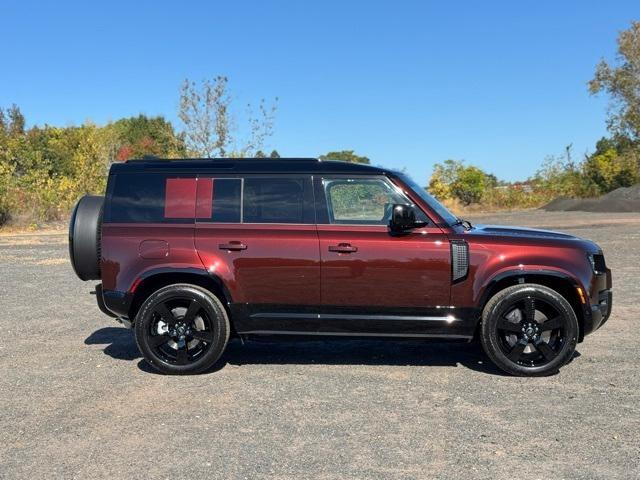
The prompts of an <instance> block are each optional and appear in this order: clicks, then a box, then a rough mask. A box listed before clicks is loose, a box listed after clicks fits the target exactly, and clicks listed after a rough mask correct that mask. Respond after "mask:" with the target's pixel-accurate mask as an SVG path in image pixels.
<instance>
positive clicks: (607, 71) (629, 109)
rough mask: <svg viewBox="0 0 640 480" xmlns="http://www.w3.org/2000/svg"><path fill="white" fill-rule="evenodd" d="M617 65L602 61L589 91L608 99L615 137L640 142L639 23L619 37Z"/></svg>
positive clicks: (610, 119)
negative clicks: (601, 93) (605, 94)
mask: <svg viewBox="0 0 640 480" xmlns="http://www.w3.org/2000/svg"><path fill="white" fill-rule="evenodd" d="M617 58H618V61H619V64H618V65H617V66H614V65H610V64H609V63H607V61H606V60H602V61H601V62H600V63H599V64H598V65H597V67H596V71H595V75H594V77H593V79H592V80H591V81H589V91H590V92H591V94H594V95H595V94H597V93H600V92H602V91H604V92H606V93H607V94H608V95H609V96H610V97H611V104H610V108H609V119H608V127H609V129H610V131H611V132H613V133H614V134H616V135H622V136H628V137H630V138H631V139H633V140H640V21H637V22H632V23H631V27H630V28H629V29H628V30H623V31H622V32H620V35H619V36H618V54H617Z"/></svg>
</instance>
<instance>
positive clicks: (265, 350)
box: [84, 327, 580, 376]
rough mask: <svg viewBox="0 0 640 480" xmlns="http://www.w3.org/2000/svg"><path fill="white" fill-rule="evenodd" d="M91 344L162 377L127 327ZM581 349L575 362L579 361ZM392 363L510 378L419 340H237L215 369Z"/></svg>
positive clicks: (476, 349) (105, 331)
mask: <svg viewBox="0 0 640 480" xmlns="http://www.w3.org/2000/svg"><path fill="white" fill-rule="evenodd" d="M84 343H85V344H87V345H105V347H104V350H103V351H104V353H105V355H109V356H110V357H112V358H114V359H117V360H127V361H133V360H136V359H140V360H139V362H138V367H139V368H140V369H141V370H143V371H145V372H148V373H158V372H156V371H155V370H154V369H153V368H152V367H151V366H149V365H148V364H147V362H146V361H145V360H144V359H142V356H141V354H140V352H139V351H138V347H137V345H136V342H135V339H134V337H133V332H132V331H131V330H127V329H124V328H121V327H105V328H101V329H99V330H96V331H95V332H93V333H92V334H91V335H89V337H87V338H86V340H85V342H84ZM579 356H580V354H579V353H578V352H577V351H576V352H575V353H574V356H573V358H576V357H579ZM288 364H292V365H293V364H299V365H389V366H420V367H429V366H433V367H435V366H438V367H458V366H462V367H465V368H468V369H470V370H474V371H478V372H481V373H487V374H490V375H499V376H504V375H506V374H504V373H503V372H502V371H501V370H499V369H498V368H497V367H495V366H494V365H493V363H492V362H491V361H490V360H489V359H488V358H487V356H486V355H485V354H484V352H483V351H482V348H481V347H480V345H479V344H477V343H471V344H469V343H435V342H428V341H417V340H387V339H385V340H368V339H367V340H355V339H348V340H346V339H345V340H342V339H335V340H321V341H318V340H312V341H306V340H305V341H291V340H283V339H279V340H278V341H245V342H244V343H243V342H241V341H240V340H239V339H232V340H231V341H230V342H229V345H228V346H227V349H226V350H225V353H224V354H223V355H222V357H221V359H220V360H219V361H218V362H217V363H216V365H214V366H213V367H212V368H211V369H210V370H208V371H207V372H205V374H207V373H213V372H216V371H218V370H221V369H223V368H224V367H225V366H226V365H235V366H243V365H288Z"/></svg>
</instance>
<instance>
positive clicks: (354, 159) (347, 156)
mask: <svg viewBox="0 0 640 480" xmlns="http://www.w3.org/2000/svg"><path fill="white" fill-rule="evenodd" d="M318 158H319V159H320V160H341V161H343V162H351V163H366V164H368V163H371V162H370V160H369V158H368V157H364V156H361V155H356V154H355V153H354V151H353V150H340V151H339V152H329V153H327V154H325V155H320V157H318Z"/></svg>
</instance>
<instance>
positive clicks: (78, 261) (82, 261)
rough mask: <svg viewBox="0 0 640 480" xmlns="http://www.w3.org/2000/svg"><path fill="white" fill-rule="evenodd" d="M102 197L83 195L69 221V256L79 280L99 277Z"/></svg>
mask: <svg viewBox="0 0 640 480" xmlns="http://www.w3.org/2000/svg"><path fill="white" fill-rule="evenodd" d="M103 207H104V197H98V196H92V195H85V196H84V197H82V198H81V199H80V200H78V203H77V204H76V206H75V208H74V209H73V213H72V214H71V220H70V221H69V257H70V258H71V265H73V269H74V271H75V272H76V275H78V277H79V278H80V279H81V280H98V279H99V278H100V242H101V229H102V210H103Z"/></svg>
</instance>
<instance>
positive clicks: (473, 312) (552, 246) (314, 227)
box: [69, 159, 611, 375]
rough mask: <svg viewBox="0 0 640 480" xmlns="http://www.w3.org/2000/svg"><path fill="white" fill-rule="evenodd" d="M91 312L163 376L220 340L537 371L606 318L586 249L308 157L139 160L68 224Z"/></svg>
mask: <svg viewBox="0 0 640 480" xmlns="http://www.w3.org/2000/svg"><path fill="white" fill-rule="evenodd" d="M69 251H70V256H71V263H72V264H73V267H74V269H75V271H76V273H77V275H78V277H80V279H82V280H101V283H100V284H98V285H97V286H96V289H95V290H96V291H95V293H96V296H97V301H98V307H99V308H100V310H102V311H103V312H104V313H106V314H107V315H111V316H113V317H116V318H118V319H119V321H120V322H121V323H123V324H125V325H127V326H132V327H133V328H134V330H135V337H136V341H137V344H138V347H139V348H140V351H141V352H142V354H143V355H144V357H145V359H146V360H147V361H148V362H149V363H150V364H151V365H153V366H154V367H155V368H156V369H158V370H160V371H161V372H164V373H170V374H188V373H196V372H201V371H204V370H207V369H209V368H210V367H211V366H212V365H213V364H214V363H215V362H216V361H217V360H218V358H219V357H220V355H221V354H222V353H223V351H224V349H225V346H226V345H227V342H228V340H229V337H230V336H239V337H241V338H250V337H254V336H274V335H277V336H286V337H292V336H300V337H309V336H313V337H315V338H319V337H322V338H324V337H326V338H329V337H345V336H346V337H393V338H411V339H417V338H424V339H439V340H457V341H471V340H473V339H474V338H479V339H480V342H481V343H482V346H483V348H484V350H485V352H486V353H487V355H488V356H489V357H490V358H491V360H492V361H493V362H495V364H496V365H497V366H498V367H499V368H501V369H502V370H504V371H505V372H508V373H511V374H514V375H547V374H549V373H552V372H555V371H557V370H558V368H559V367H561V366H562V365H564V364H565V363H567V362H568V361H569V360H570V359H571V358H572V356H573V353H574V350H575V347H576V344H577V343H578V342H581V341H582V340H583V339H584V336H585V335H587V334H589V333H591V332H593V331H595V330H596V329H597V328H599V327H600V326H601V325H602V324H604V322H605V321H606V320H607V318H608V317H609V315H610V312H611V272H610V270H609V269H608V268H607V267H606V265H605V260H604V256H603V254H602V250H601V249H600V248H599V247H598V246H597V245H596V244H594V243H593V242H591V241H588V240H583V239H580V238H576V237H573V236H571V235H567V234H564V233H557V232H551V231H545V230H534V229H526V228H513V227H497V226H481V225H479V226H472V225H471V224H470V223H469V222H467V221H464V220H461V219H459V218H457V217H455V216H454V215H452V214H451V213H450V212H449V211H448V210H447V209H446V208H445V207H443V206H442V205H441V204H440V203H438V202H437V201H436V200H435V199H434V198H433V197H431V196H430V195H429V194H428V193H427V192H426V191H425V189H424V188H422V187H420V186H419V185H417V184H416V183H415V182H413V181H412V180H411V179H409V178H408V177H407V176H406V175H405V174H403V173H398V172H395V171H390V170H386V169H384V168H378V167H373V166H369V165H360V164H353V163H344V162H334V161H319V160H316V159H275V160H271V159H239V160H236V159H216V160H212V159H203V160H156V159H153V160H135V161H128V162H125V163H120V164H115V165H113V166H112V167H111V170H110V172H109V180H108V184H107V191H106V196H105V197H95V196H86V197H83V198H82V199H81V200H80V201H79V202H78V204H77V205H76V207H75V209H74V211H73V214H72V217H71V222H70V228H69Z"/></svg>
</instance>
